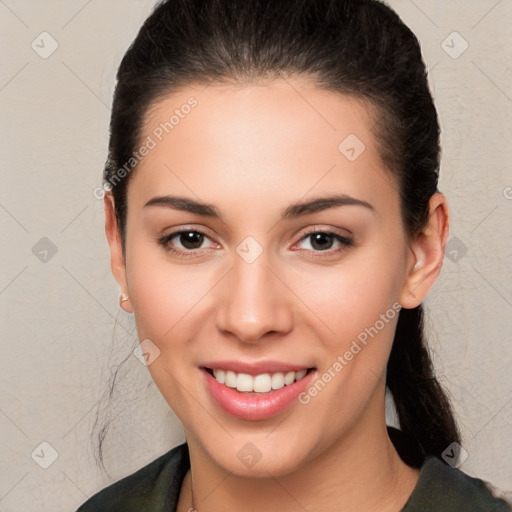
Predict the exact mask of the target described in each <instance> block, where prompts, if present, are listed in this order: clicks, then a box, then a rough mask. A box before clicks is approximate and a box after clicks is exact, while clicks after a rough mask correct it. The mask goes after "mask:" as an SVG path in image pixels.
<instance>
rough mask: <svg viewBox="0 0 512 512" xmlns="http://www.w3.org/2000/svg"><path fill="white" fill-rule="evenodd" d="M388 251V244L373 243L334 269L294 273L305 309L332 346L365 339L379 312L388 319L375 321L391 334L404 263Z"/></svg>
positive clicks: (377, 318) (343, 345) (326, 268)
mask: <svg viewBox="0 0 512 512" xmlns="http://www.w3.org/2000/svg"><path fill="white" fill-rule="evenodd" d="M386 253H387V251H386V250H385V246H381V245H379V246H377V245H375V246H373V247H368V248H366V249H365V250H364V251H363V250H362V251H360V252H359V253H358V254H357V255H354V256H353V257H350V258H346V260H345V261H343V262H342V263H341V264H340V265H338V266H336V267H318V268H315V269H314V271H312V272H310V273H309V274H306V272H300V273H298V274H295V276H294V278H293V279H294V280H295V283H296V285H297V288H296V293H297V296H298V297H300V299H301V300H302V302H303V304H304V305H305V306H306V307H307V309H306V310H305V314H306V315H307V316H308V318H311V321H312V322H314V323H315V325H317V326H318V332H321V333H322V340H323V341H324V343H325V344H327V345H329V346H330V347H331V348H332V349H336V350H338V351H339V350H342V349H344V348H345V345H350V342H351V341H352V340H353V339H355V338H357V337H358V336H359V335H361V338H364V333H365V332H367V331H366V329H369V328H370V327H372V326H374V325H375V323H376V322H377V321H379V320H380V319H381V315H385V316H386V318H385V320H384V325H382V322H381V321H379V322H378V324H377V328H378V330H379V333H380V331H382V336H381V337H385V336H387V337H391V338H392V335H393V332H392V331H393V327H394V326H393V325H392V324H393V320H394V318H395V317H396V311H397V309H398V304H397V300H398V298H399V292H400V289H401V276H402V274H401V268H402V263H401V261H400V258H398V257H397V258H393V257H391V258H390V256H389V253H387V256H386ZM393 305H394V307H393ZM308 311H310V312H313V313H314V315H313V316H311V314H310V312H308Z"/></svg>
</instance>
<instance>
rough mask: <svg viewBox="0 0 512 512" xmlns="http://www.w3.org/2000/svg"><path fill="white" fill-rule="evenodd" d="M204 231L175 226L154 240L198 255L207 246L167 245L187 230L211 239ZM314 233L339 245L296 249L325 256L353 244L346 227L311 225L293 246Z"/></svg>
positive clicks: (178, 251) (171, 249)
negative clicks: (322, 235)
mask: <svg viewBox="0 0 512 512" xmlns="http://www.w3.org/2000/svg"><path fill="white" fill-rule="evenodd" d="M206 231H207V229H205V228H203V227H201V228H196V227H194V226H180V227H179V228H176V230H174V231H171V232H169V233H167V234H165V235H162V236H158V237H157V238H156V241H157V243H158V244H160V245H161V246H162V247H163V248H164V249H165V250H166V251H167V252H169V253H175V254H177V255H178V256H183V257H187V256H195V255H197V256H199V255H201V254H202V253H203V252H204V251H205V250H207V249H209V248H208V247H203V248H199V249H175V248H174V247H171V246H170V245H169V242H170V240H171V239H172V238H174V237H176V236H179V235H180V234H181V233H188V232H194V233H197V234H200V235H203V236H204V237H206V238H208V239H210V240H211V238H212V237H211V236H210V235H209V234H208V233H207V232H206ZM340 231H345V232H349V233H350V235H349V236H346V235H344V234H341V233H340ZM314 233H324V234H327V235H330V236H333V237H334V238H335V240H337V241H338V242H339V243H340V244H341V247H338V248H335V249H326V250H323V251H315V250H309V249H298V250H301V251H304V250H305V251H307V252H309V253H312V254H313V255H314V257H322V256H323V255H325V256H327V255H333V254H337V253H339V252H340V251H347V250H348V249H349V248H350V247H351V246H353V245H354V240H353V238H352V233H351V232H350V231H349V230H346V229H345V230H341V229H340V228H336V227H334V226H313V227H306V228H304V231H303V234H302V236H300V238H299V239H298V240H297V241H296V242H295V243H294V245H293V246H295V245H296V244H298V243H300V242H302V241H303V240H305V239H307V238H308V237H310V236H311V235H313V234H314ZM211 241H212V242H213V244H215V245H216V246H218V245H219V244H218V243H217V242H214V241H213V240H211ZM293 246H292V247H293Z"/></svg>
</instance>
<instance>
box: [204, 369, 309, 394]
mask: <svg viewBox="0 0 512 512" xmlns="http://www.w3.org/2000/svg"><path fill="white" fill-rule="evenodd" d="M306 373H307V370H301V371H300V372H288V373H282V372H278V373H273V374H272V375H271V374H270V373H263V374H261V375H256V377H253V376H252V375H248V374H247V373H235V372H232V371H231V370H228V371H224V370H213V375H214V377H215V379H217V381H218V382H220V383H221V384H225V385H226V386H228V387H229V388H236V389H237V391H241V392H249V393H250V392H256V393H268V392H269V391H270V390H272V389H281V388H282V387H283V386H289V385H290V384H292V383H293V382H295V381H297V380H300V379H302V377H304V375H306Z"/></svg>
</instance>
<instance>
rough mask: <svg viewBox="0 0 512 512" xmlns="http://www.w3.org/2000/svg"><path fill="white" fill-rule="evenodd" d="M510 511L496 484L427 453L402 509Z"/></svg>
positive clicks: (407, 511)
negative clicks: (494, 485) (412, 489)
mask: <svg viewBox="0 0 512 512" xmlns="http://www.w3.org/2000/svg"><path fill="white" fill-rule="evenodd" d="M468 510H471V511H472V512H512V505H510V504H509V503H507V502H506V501H505V500H504V499H502V498H499V497H498V496H497V492H496V490H495V488H493V487H491V486H490V484H488V483H487V482H485V481H483V480H480V479H479V478H474V477H471V476H469V475H467V474H466V473H464V472H463V471H461V470H459V469H456V468H453V467H451V466H449V465H448V464H446V463H445V462H443V461H442V460H441V459H439V458H438V457H432V456H429V457H427V458H426V459H425V462H424V463H423V465H422V466H421V470H420V475H419V478H418V482H417V484H416V487H415V488H414V491H413V493H412V494H411V496H410V498H409V501H408V502H407V503H406V505H405V507H404V508H403V509H402V512H420V511H421V512H459V511H460V512H466V511H468Z"/></svg>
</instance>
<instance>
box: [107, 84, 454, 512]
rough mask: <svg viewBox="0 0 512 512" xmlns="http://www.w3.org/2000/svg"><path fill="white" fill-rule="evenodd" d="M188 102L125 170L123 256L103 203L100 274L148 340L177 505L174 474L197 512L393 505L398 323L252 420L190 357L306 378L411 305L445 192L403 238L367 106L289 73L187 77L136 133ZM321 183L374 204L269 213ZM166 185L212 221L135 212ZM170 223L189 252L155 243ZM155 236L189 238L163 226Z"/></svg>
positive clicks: (425, 271) (318, 189)
mask: <svg viewBox="0 0 512 512" xmlns="http://www.w3.org/2000/svg"><path fill="white" fill-rule="evenodd" d="M192 95H193V96H194V97H195V98H196V99H197V101H198V105H197V107H195V108H194V109H193V110H192V111H191V112H190V114H188V115H187V116H186V117H185V118H184V119H181V120H180V123H179V124H178V125H177V126H175V127H174V129H173V130H172V131H170V132H169V134H167V135H165V136H164V138H163V140H162V141H161V142H159V143H158V145H157V146H156V147H155V148H154V149H152V150H151V151H150V153H149V154H148V155H147V156H146V157H145V158H144V159H143V160H142V161H141V162H140V164H139V166H138V168H137V169H136V171H134V174H133V175H132V176H131V181H130V184H129V187H128V196H127V201H128V203H127V204H128V213H127V231H126V233H127V238H126V260H125V259H124V258H123V255H122V251H121V239H120V236H119V231H118V226H117V223H116V218H115V215H114V210H113V199H112V197H111V195H110V194H107V195H106V196H105V216H106V224H105V229H106V235H107V239H108V243H109V246H110V250H111V266H112V271H113V274H114V276H115V278H116V280H117V282H118V284H119V286H120V288H121V290H122V292H123V293H125V294H127V295H128V296H129V300H128V301H126V302H123V308H124V309H125V310H126V311H127V312H131V313H133V314H134V316H135V320H136V325H137V331H138V335H139V339H140V340H144V339H146V338H149V339H150V340H151V342H152V343H154V344H155V345H156V346H157V347H158V349H159V350H160V355H159V356H158V357H157V358H156V359H155V360H154V362H152V363H151V364H150V365H149V366H148V369H149V371H150V373H151V376H152V378H153V379H154V381H155V383H156V385H157V386H158V388H159V390H160V392H161V393H162V395H163V397H164V398H165V400H166V401H167V402H168V404H169V405H170V407H171V408H172V409H173V410H174V412H175V413H176V415H177V416H178V417H179V419H180V420H181V422H182V423H183V426H184V429H185V434H186V437H187V441H188V445H189V450H190V458H191V471H189V473H188V474H187V476H186V478H185V481H184V483H183V486H182V489H181V494H180V501H179V506H178V511H179V512H185V511H187V510H189V508H190V507H191V503H192V501H191V487H190V485H191V479H192V481H193V493H194V502H195V506H196V508H197V510H199V512H212V511H217V512H218V511H219V510H226V511H238V510H246V511H262V510H265V511H270V512H274V511H280V512H283V511H289V512H292V511H303V510H308V511H309V512H320V511H322V512H329V511H335V510H336V511H339V510H344V511H361V510H365V511H374V510H375V511H377V510H378V511H379V512H382V511H398V510H400V509H401V507H402V506H403V505H404V504H405V502H406V501H407V499H408V497H409V496H410V494H411V492H412V490H413V488H414V486H415V484H416V482H417V478H418V471H417V470H415V469H413V468H411V467H409V466H407V465H406V464H404V463H403V462H402V461H401V459H400V458H399V456H398V454H397V452H396V451H395V449H394V447H393V445H392V443H391V441H390V440H389V438H388V436H387V433H386V423H385V402H384V400H385V372H386V364H387V360H388V358H389V353H390V350H391V346H392V341H393V334H394V331H395V328H396V322H397V320H398V315H396V316H395V318H394V319H393V320H390V321H389V323H387V324H386V325H385V327H384V328H383V329H381V330H380V331H379V332H378V334H377V335H376V336H375V337H374V338H372V339H371V340H370V341H369V342H368V344H367V345H366V346H365V347H364V348H363V349H362V350H361V351H360V352H359V353H358V354H357V355H356V356H354V358H353V359H352V360H351V361H350V362H349V363H348V364H347V365H346V366H345V367H344V368H343V370H342V371H341V372H340V373H339V374H337V376H336V377H335V378H333V379H332V380H331V382H329V383H328V385H327V386H326V387H325V388H324V389H323V390H322V391H321V392H320V393H319V394H318V395H317V396H316V397H314V398H313V399H312V400H311V401H310V403H309V404H307V405H301V404H299V403H294V404H293V405H292V406H291V407H290V408H288V409H287V410H286V411H284V412H283V413H281V414H279V415H277V416H275V417H273V418H271V419H268V420H261V421H247V420H241V419H238V418H235V417H232V416H230V415H228V414H226V413H225V412H224V411H223V410H222V409H220V408H219V406H217V404H216V402H215V401H214V400H213V398H212V397H211V396H210V395H209V393H208V390H207V389H206V388H205V386H204V383H203V379H202V378H200V377H201V375H200V374H199V369H198V366H199V365H200V364H201V363H202V362H204V361H207V360H214V359H217V360H219V359H243V360H250V361H259V360H264V359H277V360H282V361H290V362H294V363H299V364H304V365H305V366H315V367H316V368H317V372H318V375H319V376H320V375H322V374H323V372H324V371H326V370H327V368H328V367H330V366H332V364H333V363H334V362H335V361H336V358H337V356H338V355H340V354H344V353H345V352H346V350H348V348H349V347H350V344H351V342H352V340H354V339H355V338H356V337H357V335H358V334H359V333H361V332H362V331H364V329H365V328H367V327H369V326H373V325H374V324H375V322H376V320H378V319H379V315H380V314H383V313H385V312H386V311H388V310H389V309H390V308H391V306H392V305H393V304H394V303H396V302H398V303H400V304H401V305H402V307H404V308H413V307H416V306H417V305H418V304H420V303H421V302H422V301H423V299H424V298H425V297H426V295H427V293H428V292H429V290H430V288H431V287H432V285H433V284H434V282H435V280H436V279H437V277H438V275H439V272H440V270H441V265H442V262H443V255H444V245H445V242H446V237H447V235H448V225H449V216H448V206H447V202H446V198H445V197H444V195H442V194H440V193H436V194H435V195H434V196H432V198H431V200H430V204H429V211H430V216H429V223H428V225H427V226H426V228H425V230H424V232H423V233H422V234H421V235H419V236H417V237H415V238H413V239H412V240H410V241H408V240H407V238H406V234H405V231H404V227H403V224H402V220H401V216H400V204H399V196H398V189H397V184H396V182H395V180H394V178H393V175H392V174H391V173H390V172H389V170H387V169H386V168H385V166H384V164H383V162H382V161H381V159H380V157H379V154H378V151H377V146H376V138H375V135H374V133H373V132H372V127H373V125H374V123H375V116H374V112H373V111H372V109H371V108H370V107H369V105H368V104H364V103H362V102H359V101H356V100H354V99H353V98H348V97H346V96H342V95H339V94H336V93H334V92H330V91H324V90H321V89H319V88H317V87H315V86H314V85H313V84H312V83H310V82H308V81H307V80H306V79H303V78H297V77H295V78H293V79H291V78H290V79H287V80H284V79H277V80H273V81H267V82H266V83H259V84H251V85H246V86H243V87H242V86H237V85H210V86H209V87H207V88H205V87H204V86H194V85H191V86H189V87H187V88H186V89H183V90H180V91H176V92H173V93H172V94H169V95H168V96H167V97H165V98H164V99H163V100H161V101H159V102H158V104H156V105H155V106H154V107H153V108H151V109H150V110H149V112H148V114H147V117H146V119H145V126H144V130H143V133H142V135H141V140H144V139H145V138H146V137H147V136H148V135H151V133H152V131H153V130H154V129H155V127H157V126H158V125H159V124H160V123H161V122H164V121H165V120H167V119H169V116H170V115H171V114H172V113H173V111H174V109H176V108H180V106H181V105H183V104H184V103H186V101H187V99H188V98H189V97H190V96H192ZM348 134H356V135H357V137H358V138H359V139H360V140H361V141H363V142H364V144H365V146H366V149H365V150H364V151H363V153H362V154H361V155H360V156H359V157H358V158H357V159H356V160H355V161H349V160H348V159H347V158H346V157H345V156H344V155H343V154H342V153H341V152H340V151H339V150H338V145H339V144H340V142H341V141H343V140H344V139H345V138H346V137H347V135H348ZM333 193H339V194H347V195H350V196H352V197H355V198H358V199H361V200H364V201H367V202H368V203H370V204H371V205H373V207H374V211H372V210H370V209H367V208H364V207H361V206H354V205H352V206H342V207H339V206H338V207H334V208H329V209H326V210H323V211H321V212H317V213H313V214H308V215H306V216H303V217H299V218H296V219H289V220H280V213H281V211H282V210H283V209H284V208H285V207H287V206H288V205H289V204H291V203H293V202H297V201H304V200H308V199H312V198H316V197H321V196H328V195H332V194H333ZM166 194H177V195H182V196H186V197H189V198H191V199H195V200H202V201H205V202H207V203H211V204H214V205H215V206H216V207H217V208H218V209H219V210H220V211H221V213H222V216H223V220H222V221H221V220H218V219H212V218H207V217H202V216H200V215H197V214H192V213H187V212H183V211H178V210H176V209H171V208H166V207H144V204H145V203H146V202H147V201H148V200H149V199H151V198H152V197H154V196H161V195H166ZM180 228H187V229H191V230H193V229H199V230H201V231H203V232H204V233H205V234H206V235H207V236H206V237H205V238H204V240H203V242H202V244H201V245H200V243H201V242H200V241H199V242H198V243H197V245H196V247H200V248H199V249H194V248H192V249H190V250H191V251H196V253H194V255H193V256H192V257H189V258H187V257H179V256H176V255H174V254H171V253H169V252H168V251H167V250H166V249H165V248H164V247H162V246H161V245H159V244H158V242H157V239H158V238H159V237H162V236H163V235H165V234H168V233H170V232H172V231H176V230H178V229H180ZM311 228H319V229H321V230H323V231H324V232H325V231H334V232H336V233H338V234H340V235H342V236H345V237H350V238H351V239H352V240H353V241H354V245H353V246H350V247H348V248H345V249H344V250H341V251H336V249H338V248H342V247H343V246H342V245H341V244H340V243H339V242H338V241H336V239H333V240H332V242H331V243H330V245H329V239H327V242H325V240H324V242H323V243H324V244H325V245H324V246H320V249H319V248H318V246H317V245H314V240H313V238H312V237H311V236H310V237H305V235H306V233H308V232H309V231H310V230H311ZM249 235H250V236H252V237H253V238H254V239H255V240H256V241H257V242H258V244H259V245H260V246H261V248H262V249H263V252H262V254H261V255H260V256H259V257H258V258H257V259H256V260H255V261H254V262H252V263H250V264H249V263H247V262H246V261H245V260H244V259H243V258H242V257H240V256H239V254H238V253H237V252H236V248H237V246H239V244H240V243H241V242H242V241H243V240H244V239H245V237H247V236H249ZM169 243H170V245H172V246H173V247H174V248H177V249H182V250H186V249H187V248H190V247H191V245H184V244H186V243H187V240H186V239H185V240H184V239H183V237H182V238H181V239H180V237H179V236H177V237H175V238H174V239H173V241H172V242H169ZM192 247H193V246H192ZM322 247H324V248H325V249H324V250H323V251H322V250H321V249H322ZM315 254H316V256H317V257H315ZM248 442H251V443H253V444H254V445H255V446H256V447H257V449H258V450H259V451H260V452H261V459H260V460H259V462H258V463H257V464H255V465H254V466H252V467H246V466H245V465H244V464H242V463H241V462H240V460H239V458H238V457H237V452H238V451H239V450H240V449H241V448H242V447H243V446H244V445H245V444H246V443H248Z"/></svg>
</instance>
